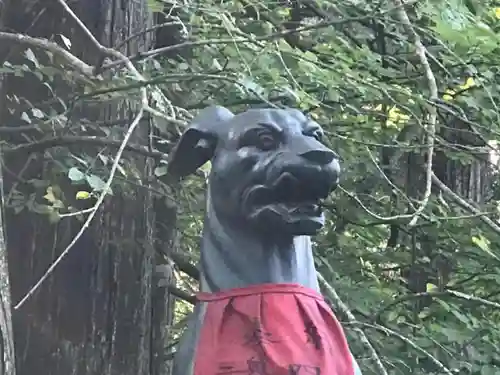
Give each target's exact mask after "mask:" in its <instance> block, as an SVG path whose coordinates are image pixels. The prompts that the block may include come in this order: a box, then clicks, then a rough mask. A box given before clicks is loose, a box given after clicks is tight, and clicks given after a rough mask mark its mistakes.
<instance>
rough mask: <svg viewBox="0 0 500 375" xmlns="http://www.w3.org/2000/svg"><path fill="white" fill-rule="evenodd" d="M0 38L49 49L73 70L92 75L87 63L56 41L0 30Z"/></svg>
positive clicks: (91, 69) (92, 72) (88, 75)
mask: <svg viewBox="0 0 500 375" xmlns="http://www.w3.org/2000/svg"><path fill="white" fill-rule="evenodd" d="M0 40H7V41H11V42H15V43H17V44H20V45H25V46H30V47H35V48H41V49H43V50H45V51H49V52H51V53H53V54H54V55H56V56H59V57H61V58H62V59H63V60H64V61H65V62H66V63H68V65H71V66H72V67H73V68H74V69H75V70H77V71H79V72H80V73H82V74H84V75H85V76H87V77H88V78H90V77H93V76H94V71H93V68H92V67H91V66H90V65H87V64H86V63H84V62H83V61H82V60H80V59H79V58H78V57H76V56H75V55H73V54H72V53H70V52H68V51H66V50H65V49H64V48H62V47H60V46H59V45H58V44H57V43H54V42H51V41H49V40H47V39H40V38H33V37H31V36H28V35H24V34H12V33H6V32H2V31H0Z"/></svg>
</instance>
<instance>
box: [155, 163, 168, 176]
mask: <svg viewBox="0 0 500 375" xmlns="http://www.w3.org/2000/svg"><path fill="white" fill-rule="evenodd" d="M154 173H155V176H156V177H161V176H165V175H166V174H167V166H166V165H160V166H159V167H156V168H155V172H154Z"/></svg>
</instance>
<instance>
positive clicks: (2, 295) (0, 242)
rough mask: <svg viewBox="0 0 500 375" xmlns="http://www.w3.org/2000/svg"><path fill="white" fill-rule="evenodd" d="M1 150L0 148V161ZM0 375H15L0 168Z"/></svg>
mask: <svg viewBox="0 0 500 375" xmlns="http://www.w3.org/2000/svg"><path fill="white" fill-rule="evenodd" d="M1 160H2V152H1V149H0V161H1ZM0 332H1V338H0V340H1V341H0V375H15V374H16V368H15V357H14V337H13V333H12V311H11V296H10V282H9V267H8V261H7V242H6V239H5V233H4V191H3V176H2V170H1V169H0Z"/></svg>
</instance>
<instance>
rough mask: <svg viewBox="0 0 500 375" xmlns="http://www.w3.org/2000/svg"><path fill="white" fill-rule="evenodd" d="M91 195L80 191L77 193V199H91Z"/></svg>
mask: <svg viewBox="0 0 500 375" xmlns="http://www.w3.org/2000/svg"><path fill="white" fill-rule="evenodd" d="M89 197H90V193H88V192H86V191H79V192H78V193H76V199H89Z"/></svg>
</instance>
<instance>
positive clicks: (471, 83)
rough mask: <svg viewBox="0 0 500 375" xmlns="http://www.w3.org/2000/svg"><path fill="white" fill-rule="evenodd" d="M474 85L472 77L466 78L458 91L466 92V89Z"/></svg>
mask: <svg viewBox="0 0 500 375" xmlns="http://www.w3.org/2000/svg"><path fill="white" fill-rule="evenodd" d="M475 85H476V83H475V82H474V79H473V78H472V77H469V78H467V80H466V81H465V83H464V84H463V85H462V86H460V89H461V90H467V89H470V88H471V87H473V86H475Z"/></svg>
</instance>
